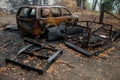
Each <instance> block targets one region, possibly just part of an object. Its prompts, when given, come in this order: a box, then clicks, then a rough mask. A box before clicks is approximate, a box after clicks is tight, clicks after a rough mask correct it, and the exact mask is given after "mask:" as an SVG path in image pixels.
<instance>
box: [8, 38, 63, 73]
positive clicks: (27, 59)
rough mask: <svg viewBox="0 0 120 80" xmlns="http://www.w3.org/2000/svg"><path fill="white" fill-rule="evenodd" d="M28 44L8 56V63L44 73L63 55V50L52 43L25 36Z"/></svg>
mask: <svg viewBox="0 0 120 80" xmlns="http://www.w3.org/2000/svg"><path fill="white" fill-rule="evenodd" d="M24 40H25V41H26V42H28V43H27V44H26V46H24V47H23V48H22V49H20V50H19V51H18V52H17V53H16V55H15V56H14V57H12V58H6V63H7V64H10V63H12V64H14V65H18V66H20V67H21V68H23V69H26V70H32V71H35V72H38V73H39V74H43V73H45V72H46V70H48V68H49V67H50V66H51V65H52V64H53V63H54V62H55V61H56V60H57V59H58V58H59V57H60V56H61V55H62V53H63V50H57V49H55V47H53V46H51V45H44V46H43V45H40V44H37V42H36V43H34V42H32V41H31V39H29V38H24Z"/></svg>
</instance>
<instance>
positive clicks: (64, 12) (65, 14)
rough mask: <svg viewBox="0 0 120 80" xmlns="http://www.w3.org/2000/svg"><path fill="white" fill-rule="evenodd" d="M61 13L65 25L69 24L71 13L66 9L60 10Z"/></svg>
mask: <svg viewBox="0 0 120 80" xmlns="http://www.w3.org/2000/svg"><path fill="white" fill-rule="evenodd" d="M61 12H62V17H63V21H64V22H65V23H68V22H71V20H72V14H71V12H70V11H69V10H68V9H66V8H61Z"/></svg>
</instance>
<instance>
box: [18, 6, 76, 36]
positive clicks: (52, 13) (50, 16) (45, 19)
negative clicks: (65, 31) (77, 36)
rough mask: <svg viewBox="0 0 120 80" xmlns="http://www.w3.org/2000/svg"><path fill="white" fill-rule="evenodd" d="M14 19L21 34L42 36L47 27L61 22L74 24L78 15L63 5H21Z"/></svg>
mask: <svg viewBox="0 0 120 80" xmlns="http://www.w3.org/2000/svg"><path fill="white" fill-rule="evenodd" d="M16 19H17V27H18V30H19V32H20V34H21V35H24V34H31V35H34V36H42V35H43V34H45V32H46V29H48V28H49V27H56V26H57V27H59V25H60V24H62V23H65V24H66V23H72V24H75V23H76V22H77V21H78V17H77V16H74V15H73V14H72V13H71V11H70V10H69V9H67V8H66V7H64V6H27V7H21V8H20V9H19V10H18V12H17V15H16ZM55 30H58V29H55Z"/></svg>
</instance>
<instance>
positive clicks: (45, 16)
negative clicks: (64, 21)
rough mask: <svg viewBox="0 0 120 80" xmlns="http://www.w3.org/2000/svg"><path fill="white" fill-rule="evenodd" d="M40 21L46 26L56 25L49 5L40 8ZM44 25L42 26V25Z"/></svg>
mask: <svg viewBox="0 0 120 80" xmlns="http://www.w3.org/2000/svg"><path fill="white" fill-rule="evenodd" d="M39 22H40V24H43V25H44V28H45V27H49V26H53V25H56V23H55V21H54V19H53V17H52V16H51V9H50V8H48V7H44V8H40V9H39ZM41 27H42V26H41Z"/></svg>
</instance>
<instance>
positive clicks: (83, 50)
mask: <svg viewBox="0 0 120 80" xmlns="http://www.w3.org/2000/svg"><path fill="white" fill-rule="evenodd" d="M79 22H86V27H85V26H80V25H74V26H77V27H80V28H83V29H85V31H87V43H82V44H85V47H78V46H77V45H75V44H73V43H71V42H70V41H69V39H68V38H67V36H68V35H67V28H68V27H66V34H65V35H66V38H65V45H66V46H68V47H70V48H72V49H74V50H75V51H77V52H79V53H82V54H84V55H86V56H92V55H96V56H98V55H99V54H100V53H102V52H104V51H105V50H107V49H108V48H111V47H112V45H111V43H110V42H111V39H112V25H109V24H104V23H101V25H102V26H101V27H100V28H98V29H97V30H95V31H93V32H92V31H91V29H92V24H93V23H96V24H100V23H99V22H95V19H94V20H93V21H92V22H91V21H79ZM106 26H108V27H109V28H110V30H109V38H108V39H104V40H105V41H106V42H108V44H107V45H104V46H103V47H105V49H104V50H100V51H97V52H91V51H90V50H89V48H91V47H92V45H91V44H90V40H91V36H98V35H95V33H96V32H98V31H99V30H100V29H104V28H105V27H106ZM83 34H84V33H83ZM104 40H103V41H102V42H101V43H100V44H102V43H105V41H104ZM76 44H79V43H76ZM82 44H81V45H82Z"/></svg>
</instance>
